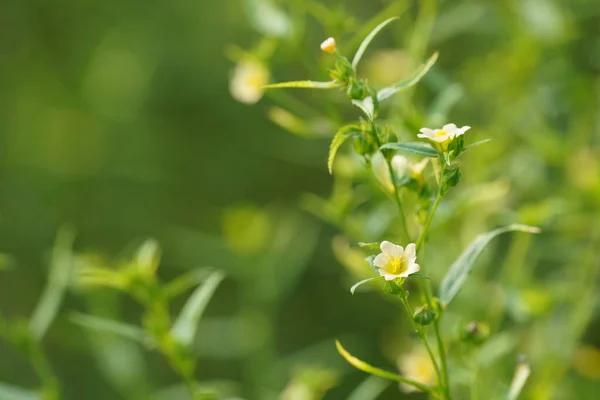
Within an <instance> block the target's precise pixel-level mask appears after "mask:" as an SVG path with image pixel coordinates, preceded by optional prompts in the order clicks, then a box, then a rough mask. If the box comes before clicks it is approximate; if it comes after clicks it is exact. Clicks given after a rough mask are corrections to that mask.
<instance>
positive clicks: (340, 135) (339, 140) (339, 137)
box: [327, 125, 359, 174]
mask: <svg viewBox="0 0 600 400" xmlns="http://www.w3.org/2000/svg"><path fill="white" fill-rule="evenodd" d="M358 131H359V128H358V127H357V126H354V125H347V126H344V127H342V128H340V129H339V130H338V131H337V132H336V133H335V135H334V136H333V139H332V140H331V144H330V145H329V156H328V157H327V169H328V170H329V173H330V174H332V173H333V162H334V161H335V156H336V155H337V152H338V150H339V149H340V147H342V145H343V144H344V142H345V141H346V140H347V139H348V138H350V137H352V135H354V134H355V133H357V132H358Z"/></svg>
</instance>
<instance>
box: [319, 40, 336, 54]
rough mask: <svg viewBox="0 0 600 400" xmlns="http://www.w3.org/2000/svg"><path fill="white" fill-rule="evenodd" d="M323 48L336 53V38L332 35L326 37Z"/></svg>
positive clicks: (327, 51)
mask: <svg viewBox="0 0 600 400" xmlns="http://www.w3.org/2000/svg"><path fill="white" fill-rule="evenodd" d="M321 50H323V51H324V52H325V53H329V54H332V53H335V50H336V45H335V39H334V38H332V37H330V38H327V39H325V41H323V43H321Z"/></svg>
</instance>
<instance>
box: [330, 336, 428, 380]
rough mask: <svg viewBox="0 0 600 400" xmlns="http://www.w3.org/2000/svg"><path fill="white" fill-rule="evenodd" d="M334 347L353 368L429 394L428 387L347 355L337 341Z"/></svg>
mask: <svg viewBox="0 0 600 400" xmlns="http://www.w3.org/2000/svg"><path fill="white" fill-rule="evenodd" d="M335 347H336V348H337V351H338V353H340V355H341V356H342V357H344V358H345V359H346V361H348V363H350V365H352V366H353V367H354V368H357V369H359V370H361V371H363V372H366V373H368V374H371V375H377V376H380V377H382V378H385V379H390V380H392V381H396V382H401V383H405V384H407V385H411V386H414V387H416V388H417V389H420V390H423V391H425V392H431V391H432V390H433V389H432V388H431V387H429V386H426V385H423V384H422V383H419V382H416V381H413V380H412V379H408V378H404V377H402V376H400V375H397V374H394V373H393V372H388V371H385V370H383V369H380V368H377V367H374V366H372V365H369V364H367V363H366V362H364V361H362V360H360V359H358V358H356V357H354V356H353V355H352V354H350V353H348V351H347V350H346V349H345V348H344V347H343V346H342V344H341V343H340V342H339V341H337V340H336V341H335Z"/></svg>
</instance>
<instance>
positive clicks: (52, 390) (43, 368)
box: [27, 340, 60, 400]
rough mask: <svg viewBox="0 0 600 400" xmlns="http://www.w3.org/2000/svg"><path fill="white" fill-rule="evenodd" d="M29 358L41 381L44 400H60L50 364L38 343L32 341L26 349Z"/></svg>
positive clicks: (57, 385)
mask: <svg viewBox="0 0 600 400" xmlns="http://www.w3.org/2000/svg"><path fill="white" fill-rule="evenodd" d="M27 350H28V352H29V358H30V360H31V363H32V365H33V368H34V369H35V371H36V373H37V375H38V376H39V378H40V380H41V381H42V385H43V387H42V391H43V393H44V399H46V400H58V399H59V398H60V386H59V383H58V379H57V378H56V375H54V371H52V367H50V363H49V362H48V359H47V358H46V356H45V354H44V352H43V350H42V348H41V345H40V343H39V342H37V341H35V340H32V342H31V343H30V345H29V347H28V349H27Z"/></svg>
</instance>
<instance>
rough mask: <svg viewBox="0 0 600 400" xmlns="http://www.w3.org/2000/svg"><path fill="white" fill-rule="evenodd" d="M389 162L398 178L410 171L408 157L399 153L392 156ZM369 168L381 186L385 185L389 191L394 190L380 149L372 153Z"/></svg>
mask: <svg viewBox="0 0 600 400" xmlns="http://www.w3.org/2000/svg"><path fill="white" fill-rule="evenodd" d="M391 164H392V170H393V171H394V175H395V176H396V178H398V179H402V178H403V177H404V176H405V175H407V174H408V173H409V172H410V164H409V162H408V159H407V158H406V157H404V156H402V155H400V154H396V155H395V156H394V157H392V161H391ZM371 169H372V170H373V174H374V175H375V177H376V178H377V180H378V181H379V182H380V183H381V184H382V185H383V186H385V188H386V189H388V190H389V191H390V192H391V191H393V190H394V184H393V183H392V178H391V176H390V169H389V168H388V165H387V162H386V161H385V157H384V156H383V154H381V152H380V151H378V152H377V153H375V155H373V157H372V158H371Z"/></svg>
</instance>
